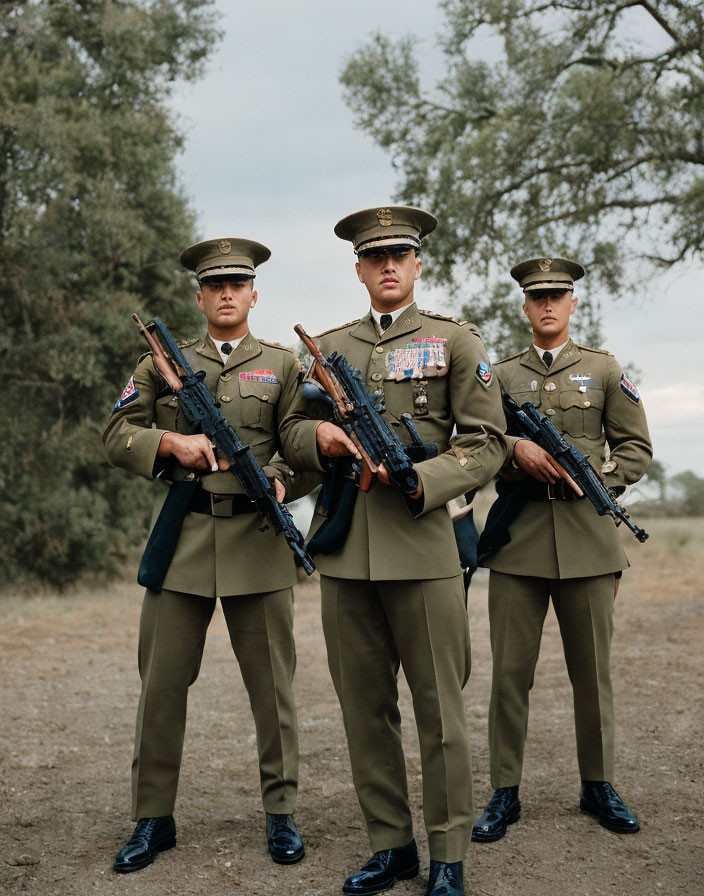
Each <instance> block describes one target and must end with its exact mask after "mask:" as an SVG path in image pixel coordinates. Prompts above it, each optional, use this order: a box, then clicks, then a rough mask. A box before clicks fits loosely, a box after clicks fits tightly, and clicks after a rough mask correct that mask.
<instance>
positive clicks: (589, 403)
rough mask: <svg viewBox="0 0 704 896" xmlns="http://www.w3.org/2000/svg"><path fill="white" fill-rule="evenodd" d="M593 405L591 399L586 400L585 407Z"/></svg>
mask: <svg viewBox="0 0 704 896" xmlns="http://www.w3.org/2000/svg"><path fill="white" fill-rule="evenodd" d="M591 406H592V403H591V401H585V402H584V407H585V408H590V407H591Z"/></svg>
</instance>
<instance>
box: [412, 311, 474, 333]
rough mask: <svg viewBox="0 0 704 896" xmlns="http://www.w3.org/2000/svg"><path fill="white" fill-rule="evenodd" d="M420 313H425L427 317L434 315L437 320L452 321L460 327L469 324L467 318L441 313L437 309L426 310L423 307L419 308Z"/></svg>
mask: <svg viewBox="0 0 704 896" xmlns="http://www.w3.org/2000/svg"><path fill="white" fill-rule="evenodd" d="M418 313H419V314H425V316H426V317H434V318H435V319H436V320H447V321H450V322H451V323H453V324H457V326H458V327H466V326H467V321H466V320H461V319H460V318H459V317H452V315H451V314H440V313H439V312H437V311H426V310H424V309H423V308H419V309H418ZM475 329H476V328H475Z"/></svg>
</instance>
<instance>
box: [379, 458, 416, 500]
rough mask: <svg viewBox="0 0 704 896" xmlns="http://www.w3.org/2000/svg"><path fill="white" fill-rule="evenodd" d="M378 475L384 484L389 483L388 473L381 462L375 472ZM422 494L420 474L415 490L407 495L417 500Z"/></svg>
mask: <svg viewBox="0 0 704 896" xmlns="http://www.w3.org/2000/svg"><path fill="white" fill-rule="evenodd" d="M376 475H377V476H378V477H379V482H382V483H383V484H384V485H391V480H390V479H389V474H388V473H387V472H386V467H385V466H384V465H383V464H379V469H378V471H377V474H376ZM422 494H423V483H422V482H421V481H420V476H419V477H418V488H417V489H416V491H415V492H414V493H413V494H412V495H410V496H409V497H411V498H413V500H414V501H415V500H417V499H418V498H420V496H421V495H422Z"/></svg>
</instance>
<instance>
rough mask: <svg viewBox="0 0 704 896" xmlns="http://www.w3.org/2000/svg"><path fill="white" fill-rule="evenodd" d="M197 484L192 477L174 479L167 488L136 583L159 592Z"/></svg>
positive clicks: (143, 555)
mask: <svg viewBox="0 0 704 896" xmlns="http://www.w3.org/2000/svg"><path fill="white" fill-rule="evenodd" d="M197 487H198V483H197V482H196V481H195V480H191V481H187V482H174V483H173V485H172V486H171V488H170V489H169V493H168V495H167V496H166V500H165V501H164V504H163V505H162V508H161V510H160V511H159V516H158V517H157V520H156V522H155V523H154V528H153V529H152V531H151V533H150V535H149V539H148V540H147V545H146V547H145V548H144V553H143V554H142V559H141V561H140V564H139V572H138V573H137V582H138V583H139V584H140V585H142V586H143V587H144V588H149V589H150V590H151V591H156V592H159V591H161V586H162V585H163V584H164V579H165V578H166V573H167V572H168V571H169V566H170V565H171V560H172V559H173V556H174V553H175V551H176V545H177V544H178V539H179V536H180V534H181V527H182V526H183V521H184V519H185V517H186V513H188V509H189V505H190V503H191V500H192V498H193V495H194V494H195V491H196V489H197Z"/></svg>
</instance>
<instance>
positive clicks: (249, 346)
mask: <svg viewBox="0 0 704 896" xmlns="http://www.w3.org/2000/svg"><path fill="white" fill-rule="evenodd" d="M251 347H252V343H251V342H248V343H247V345H245V347H244V350H245V351H246V352H248V351H249V350H250V348H251Z"/></svg>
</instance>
